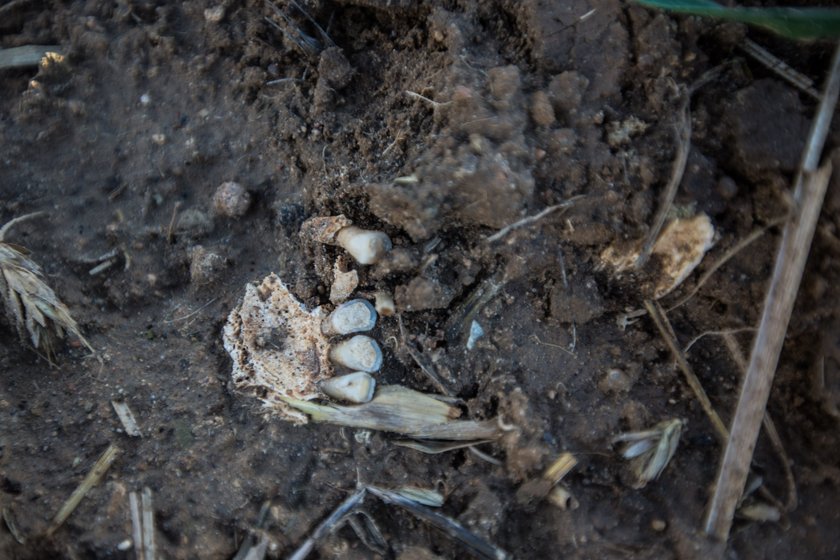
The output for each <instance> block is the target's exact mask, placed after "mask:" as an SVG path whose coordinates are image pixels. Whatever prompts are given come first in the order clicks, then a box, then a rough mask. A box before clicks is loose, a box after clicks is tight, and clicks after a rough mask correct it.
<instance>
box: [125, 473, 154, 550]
mask: <svg viewBox="0 0 840 560" xmlns="http://www.w3.org/2000/svg"><path fill="white" fill-rule="evenodd" d="M128 504H129V508H130V510H131V536H132V538H133V540H134V551H135V553H136V557H137V560H155V555H156V550H155V548H156V546H155V519H154V510H153V509H152V491H151V490H150V489H149V488H143V492H142V493H141V494H140V497H139V498H138V497H137V492H132V493H130V494H129V495H128Z"/></svg>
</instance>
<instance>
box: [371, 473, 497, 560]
mask: <svg viewBox="0 0 840 560" xmlns="http://www.w3.org/2000/svg"><path fill="white" fill-rule="evenodd" d="M367 490H368V492H370V493H371V494H373V495H374V496H376V497H377V498H379V499H380V500H382V501H383V502H385V503H386V504H389V505H394V506H398V507H401V508H403V509H405V510H406V511H408V512H410V513H411V514H412V515H414V516H415V517H417V518H418V519H420V520H422V521H425V522H426V523H428V524H429V525H432V526H434V527H436V528H438V529H439V530H441V531H443V532H444V533H446V534H447V535H449V536H450V537H452V538H453V539H455V540H457V541H458V542H460V543H461V544H463V545H464V546H466V547H467V548H468V549H469V550H470V552H472V553H473V555H475V556H476V557H477V558H484V559H487V560H504V559H506V558H510V555H509V554H508V553H507V552H505V551H504V550H502V549H501V548H499V547H497V546H496V545H494V544H492V543H490V542H488V541H486V540H484V539H482V538H481V537H479V536H477V535H475V534H473V533H471V532H470V531H468V530H467V529H465V528H464V527H463V526H462V525H461V524H460V523H458V522H457V521H455V520H453V519H450V518H449V517H446V516H445V515H441V514H440V513H437V512H436V511H433V510H430V509H429V508H427V507H425V506H423V505H421V504H420V503H418V502H417V501H415V500H413V499H411V498H408V497H406V496H405V495H403V494H401V493H399V492H394V491H392V490H387V489H385V488H379V487H377V486H368V487H367Z"/></svg>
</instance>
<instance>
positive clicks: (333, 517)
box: [289, 486, 367, 560]
mask: <svg viewBox="0 0 840 560" xmlns="http://www.w3.org/2000/svg"><path fill="white" fill-rule="evenodd" d="M365 494H367V489H366V488H365V487H364V486H363V487H361V488H359V489H357V490H356V491H355V492H354V493H353V494H351V495H349V496H348V497H347V498H346V499H345V500H344V501H343V502H341V503H340V504H339V505H338V507H337V508H335V509H334V510H333V512H332V513H331V514H330V515H329V516H328V517H327V518H326V519H324V520H323V521H322V522H321V523H320V524H319V525H318V526H317V527H316V528H315V530H314V531H313V532H312V534H311V535H309V537H307V539H306V540H305V541H303V543H301V545H300V546H299V547H297V549H296V550H295V551H294V553H292V555H291V556H289V560H303V559H304V558H306V557H307V556H308V555H309V553H310V552H312V550H313V549H314V548H315V545H317V544H318V542H319V541H320V540H321V539H323V538H324V537H326V536H327V535H328V534H329V533H330V532H331V531H332V530H333V529H335V528H336V527H337V526H338V525H339V523H341V522H342V521H343V520H344V518H345V517H346V516H347V515H349V514H350V513H351V512H352V511H353V510H354V509H356V506H358V505H359V504H361V503H362V501H364V499H365Z"/></svg>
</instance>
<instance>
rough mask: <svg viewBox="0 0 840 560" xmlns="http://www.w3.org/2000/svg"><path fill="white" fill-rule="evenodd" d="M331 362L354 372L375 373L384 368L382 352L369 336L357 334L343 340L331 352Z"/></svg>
mask: <svg viewBox="0 0 840 560" xmlns="http://www.w3.org/2000/svg"><path fill="white" fill-rule="evenodd" d="M329 356H330V360H331V361H332V362H333V363H335V364H338V365H341V366H344V367H346V368H347V369H350V370H354V371H366V372H368V373H373V372H375V371H379V368H381V367H382V350H381V349H380V348H379V345H378V344H377V343H376V341H375V340H373V339H372V338H370V337H369V336H364V335H361V334H357V335H356V336H354V337H353V338H348V339H347V340H342V341H341V342H339V343H337V344H335V345H333V346H332V347H331V348H330V350H329Z"/></svg>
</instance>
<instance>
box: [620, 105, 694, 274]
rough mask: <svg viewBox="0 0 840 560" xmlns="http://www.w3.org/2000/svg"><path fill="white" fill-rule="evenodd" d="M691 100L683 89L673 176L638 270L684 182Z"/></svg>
mask: <svg viewBox="0 0 840 560" xmlns="http://www.w3.org/2000/svg"><path fill="white" fill-rule="evenodd" d="M690 101H691V96H690V95H689V93H688V92H687V91H685V90H683V91H682V103H681V106H680V109H679V117H678V118H677V122H676V128H675V130H674V141H675V142H676V144H677V153H676V155H675V156H674V163H673V164H672V165H671V177H670V178H669V179H668V184H667V185H666V186H665V190H664V191H662V201H661V202H660V203H659V210H657V212H656V216H655V217H654V219H653V225H651V226H650V231H648V234H647V237H646V238H645V242H644V243H643V244H642V249H641V251H639V256H638V257H637V258H636V262H635V263H634V267H635V268H636V269H637V270H638V269H640V268H642V267H643V266H644V265H645V263H646V262H647V260H648V258H650V253H651V251H653V245H654V244H655V243H656V238H657V237H659V233H660V232H661V231H662V226H664V225H665V220H666V219H667V217H668V213H669V212H670V211H671V205H672V204H673V203H674V197H675V196H676V195H677V189H679V187H680V183H682V178H683V174H684V173H685V164H686V162H687V161H688V152H689V150H690V149H691V116H690V115H689V105H690Z"/></svg>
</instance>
